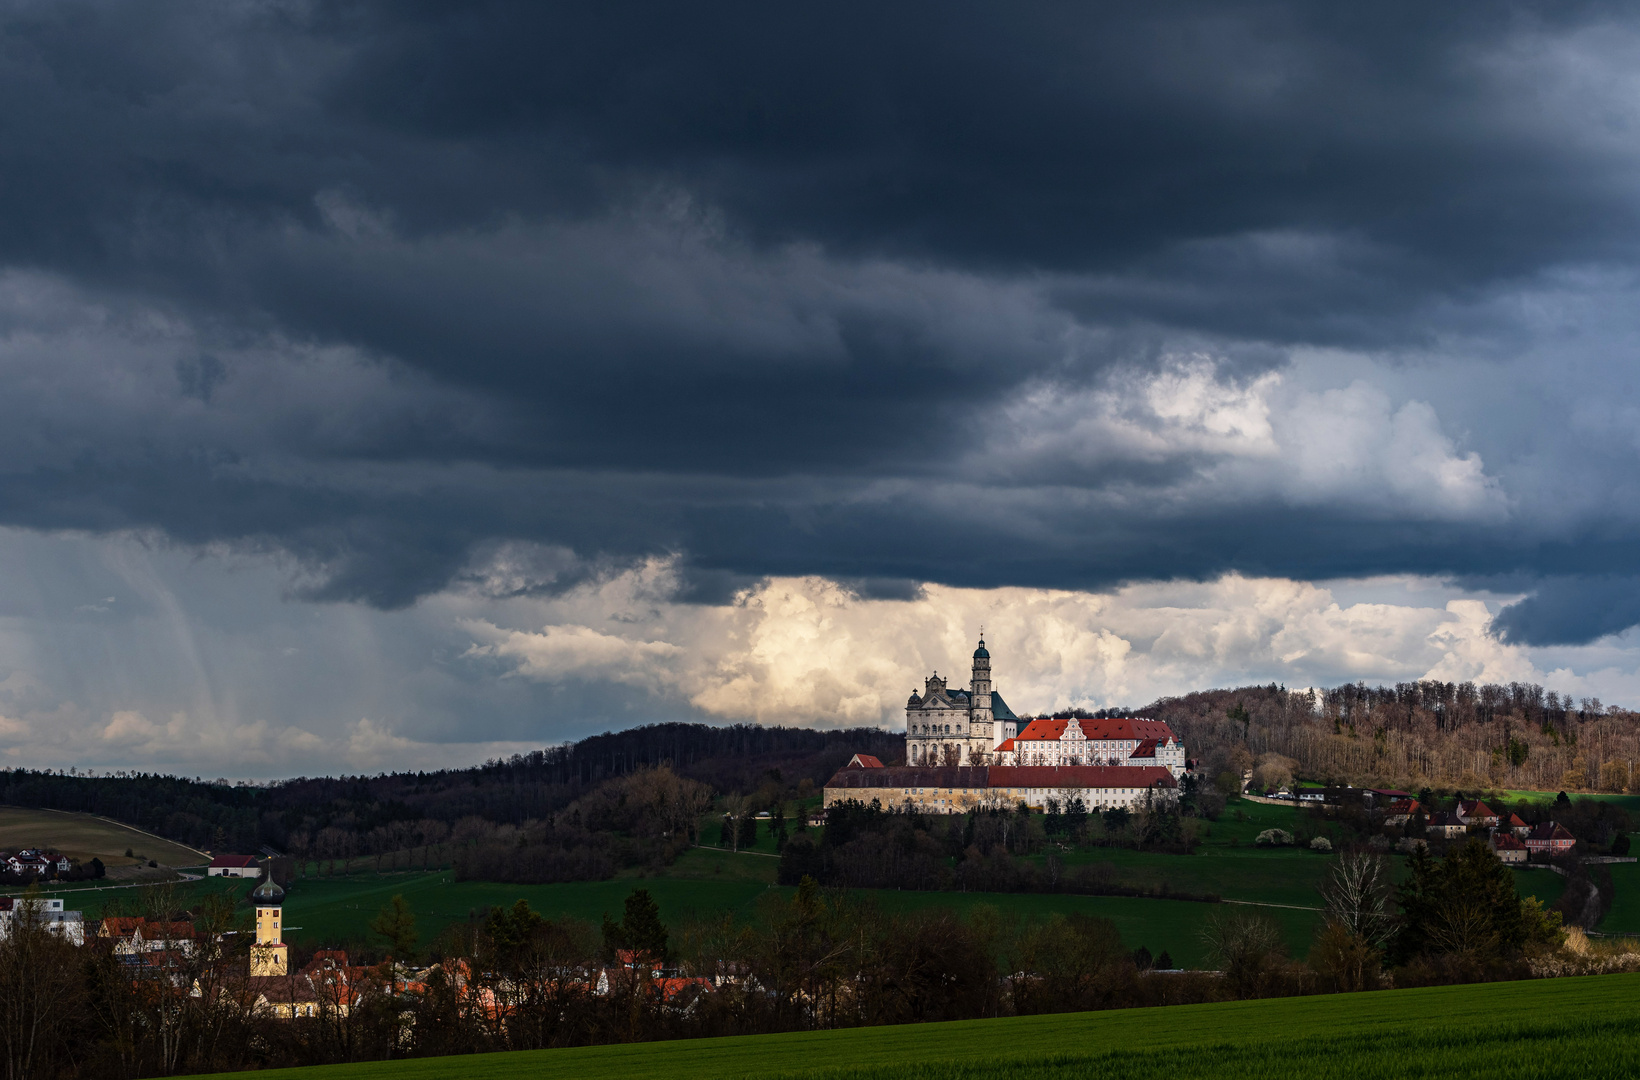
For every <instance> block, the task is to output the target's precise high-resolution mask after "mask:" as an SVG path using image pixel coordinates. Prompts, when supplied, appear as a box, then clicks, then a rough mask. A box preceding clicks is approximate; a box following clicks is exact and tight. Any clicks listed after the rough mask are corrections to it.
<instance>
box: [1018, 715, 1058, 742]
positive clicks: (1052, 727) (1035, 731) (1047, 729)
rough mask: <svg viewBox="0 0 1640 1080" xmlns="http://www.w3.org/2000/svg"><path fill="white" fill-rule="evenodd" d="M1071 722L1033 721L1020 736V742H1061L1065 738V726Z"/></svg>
mask: <svg viewBox="0 0 1640 1080" xmlns="http://www.w3.org/2000/svg"><path fill="white" fill-rule="evenodd" d="M1068 723H1070V721H1069V720H1032V721H1031V722H1030V723H1029V724H1026V725H1025V730H1024V731H1021V732H1020V733H1019V735H1018V739H1019V741H1020V742H1025V741H1027V740H1032V741H1034V740H1037V739H1052V740H1055V741H1057V740H1059V739H1060V738H1063V737H1064V734H1065V725H1066V724H1068Z"/></svg>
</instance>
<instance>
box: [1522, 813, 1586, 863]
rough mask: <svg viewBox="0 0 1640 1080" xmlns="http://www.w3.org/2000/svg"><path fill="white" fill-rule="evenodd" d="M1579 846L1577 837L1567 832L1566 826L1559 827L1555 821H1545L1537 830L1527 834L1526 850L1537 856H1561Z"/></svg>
mask: <svg viewBox="0 0 1640 1080" xmlns="http://www.w3.org/2000/svg"><path fill="white" fill-rule="evenodd" d="M1576 844H1577V837H1575V836H1573V835H1572V834H1571V833H1570V832H1569V831H1567V829H1566V826H1564V825H1557V824H1556V823H1554V822H1553V821H1545V822H1544V823H1543V824H1541V825H1539V826H1538V827H1537V828H1535V829H1533V830H1532V831H1531V832H1529V833H1527V834H1526V850H1527V851H1529V852H1531V853H1532V854H1534V855H1536V854H1538V853H1540V852H1541V853H1545V854H1549V855H1560V854H1564V853H1565V852H1568V851H1570V850H1572V848H1573V846H1574V845H1576Z"/></svg>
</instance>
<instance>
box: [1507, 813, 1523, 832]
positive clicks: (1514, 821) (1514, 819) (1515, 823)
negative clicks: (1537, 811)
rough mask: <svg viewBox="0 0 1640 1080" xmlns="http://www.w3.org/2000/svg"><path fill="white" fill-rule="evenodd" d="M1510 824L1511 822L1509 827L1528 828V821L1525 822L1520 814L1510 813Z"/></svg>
mask: <svg viewBox="0 0 1640 1080" xmlns="http://www.w3.org/2000/svg"><path fill="white" fill-rule="evenodd" d="M1508 824H1509V827H1510V828H1511V829H1524V828H1526V822H1524V821H1522V820H1521V819H1520V815H1519V814H1510V815H1509V822H1508Z"/></svg>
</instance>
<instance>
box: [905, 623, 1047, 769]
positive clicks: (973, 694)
mask: <svg viewBox="0 0 1640 1080" xmlns="http://www.w3.org/2000/svg"><path fill="white" fill-rule="evenodd" d="M1018 727H1019V718H1018V717H1017V716H1015V715H1014V712H1013V710H1012V709H1010V708H1009V707H1008V703H1007V702H1005V701H1003V700H1002V695H1001V694H999V693H997V691H996V687H995V686H994V685H993V684H992V683H991V653H990V650H989V649H987V648H986V647H985V635H984V633H983V632H981V634H980V639H979V647H978V648H977V649H975V650H974V666H973V670H972V673H971V676H970V678H969V681H968V689H966V690H962V689H952V688H951V687H950V686H948V685H947V684H946V680H945V679H943V678H941V677H940V673H939V672H937V671H936V672H934V674H932V675H930V676H929V677H928V679H927V680H926V681H925V682H924V684H923V689H922V693H920V694H919V693H918V692H916V691H915V690H913V691H912V692H911V698H910V700H908V701H907V702H906V704H905V760H906V764H908V765H924V766H928V765H934V766H938V765H989V764H991V763H992V761H993V757H994V755H995V752H996V748H997V747H998V746H1001V745H1002V744H1003V743H1004V742H1006V741H1007V740H1009V739H1012V738H1013V737H1014V736H1015V735H1017V734H1018V733H1019V732H1018Z"/></svg>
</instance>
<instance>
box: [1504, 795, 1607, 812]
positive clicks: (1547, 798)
mask: <svg viewBox="0 0 1640 1080" xmlns="http://www.w3.org/2000/svg"><path fill="white" fill-rule="evenodd" d="M1502 794H1503V796H1504V798H1505V799H1506V800H1507V801H1508V802H1511V803H1517V802H1534V803H1542V802H1554V801H1555V798H1556V797H1557V796H1558V795H1559V794H1560V793H1559V792H1557V791H1514V790H1510V791H1504V792H1502ZM1567 794H1568V795H1569V796H1570V797H1571V798H1573V799H1596V800H1598V801H1600V802H1609V803H1612V804H1614V805H1616V806H1621V807H1622V808H1623V809H1625V810H1627V811H1628V812H1629V813H1631V814H1633V813H1640V795H1613V794H1610V793H1598V794H1589V793H1583V792H1567Z"/></svg>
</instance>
